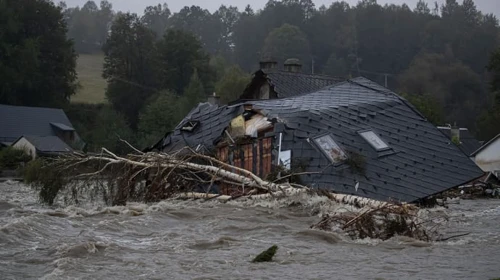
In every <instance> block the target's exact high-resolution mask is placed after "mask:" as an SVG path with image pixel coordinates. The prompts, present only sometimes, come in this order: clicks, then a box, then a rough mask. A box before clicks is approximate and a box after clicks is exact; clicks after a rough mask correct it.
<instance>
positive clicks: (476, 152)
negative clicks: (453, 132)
mask: <svg viewBox="0 0 500 280" xmlns="http://www.w3.org/2000/svg"><path fill="white" fill-rule="evenodd" d="M497 139H500V134H498V135H497V136H495V137H493V138H492V139H491V140H490V141H488V142H486V144H484V145H482V146H481V147H479V148H478V149H477V150H475V151H474V152H473V153H472V154H471V156H475V155H477V154H478V153H479V152H481V151H482V150H484V148H486V147H488V146H489V145H491V144H492V143H493V142H495V141H496V140H497Z"/></svg>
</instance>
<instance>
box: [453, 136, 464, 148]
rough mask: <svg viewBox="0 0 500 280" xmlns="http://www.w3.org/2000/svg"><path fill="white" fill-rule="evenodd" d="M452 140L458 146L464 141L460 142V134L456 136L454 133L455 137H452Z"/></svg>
mask: <svg viewBox="0 0 500 280" xmlns="http://www.w3.org/2000/svg"><path fill="white" fill-rule="evenodd" d="M451 142H452V143H453V144H455V145H457V146H459V145H460V144H462V143H460V138H459V137H458V136H456V135H454V136H453V137H451Z"/></svg>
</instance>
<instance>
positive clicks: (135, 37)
mask: <svg viewBox="0 0 500 280" xmlns="http://www.w3.org/2000/svg"><path fill="white" fill-rule="evenodd" d="M104 53H105V60H104V72H103V77H104V78H105V79H106V80H107V82H108V87H107V89H106V97H107V98H108V100H109V101H110V102H111V104H112V105H113V107H114V108H115V110H117V111H118V112H119V113H121V114H123V115H125V117H126V118H127V120H128V122H129V123H130V125H131V126H132V128H136V126H137V119H138V114H139V111H140V110H141V108H142V106H143V104H144V103H145V101H146V100H147V99H148V98H150V97H151V96H152V95H153V94H155V93H156V92H157V86H158V76H157V75H158V71H157V70H158V68H157V61H158V59H157V51H156V43H155V36H154V33H153V31H151V30H150V29H148V28H147V27H146V26H144V24H143V23H142V22H141V21H140V19H139V18H138V17H137V15H135V14H129V13H127V14H119V15H118V16H117V18H116V20H115V21H114V23H113V26H112V28H111V33H110V35H109V37H108V39H107V41H106V44H105V45H104Z"/></svg>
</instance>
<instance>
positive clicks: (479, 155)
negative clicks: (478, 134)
mask: <svg viewBox="0 0 500 280" xmlns="http://www.w3.org/2000/svg"><path fill="white" fill-rule="evenodd" d="M472 158H473V159H474V162H475V163H476V164H477V165H478V166H479V167H480V168H481V169H482V170H483V171H484V172H487V173H488V175H489V176H491V175H494V176H495V177H496V178H497V179H500V134H498V135H497V136H495V137H493V139H491V140H490V141H488V142H487V143H486V144H484V145H483V146H481V147H480V148H479V149H477V150H476V151H474V152H473V153H472ZM486 181H488V180H486Z"/></svg>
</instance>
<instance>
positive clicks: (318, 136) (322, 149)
mask: <svg viewBox="0 0 500 280" xmlns="http://www.w3.org/2000/svg"><path fill="white" fill-rule="evenodd" d="M324 137H329V138H330V140H331V141H332V142H333V144H334V145H335V146H337V148H338V150H340V151H341V153H342V157H341V158H340V159H339V160H337V161H335V160H334V158H333V157H332V156H331V155H330V154H329V153H328V151H327V150H325V149H324V148H323V147H322V146H321V145H320V144H319V143H318V140H319V139H321V138H324ZM311 140H312V142H313V143H314V145H315V146H316V147H317V148H318V149H319V150H320V152H321V153H322V154H323V155H324V156H325V157H326V158H327V159H328V160H329V161H330V162H331V163H332V164H333V165H334V166H339V165H342V164H343V163H344V162H345V161H346V160H347V159H348V158H349V155H348V154H347V152H346V150H345V149H344V148H343V147H342V146H341V145H339V143H338V141H336V140H335V137H334V136H333V135H332V134H331V133H326V134H320V135H317V136H315V137H313V138H312V139H311Z"/></svg>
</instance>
